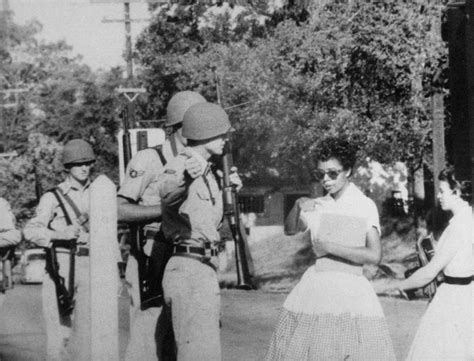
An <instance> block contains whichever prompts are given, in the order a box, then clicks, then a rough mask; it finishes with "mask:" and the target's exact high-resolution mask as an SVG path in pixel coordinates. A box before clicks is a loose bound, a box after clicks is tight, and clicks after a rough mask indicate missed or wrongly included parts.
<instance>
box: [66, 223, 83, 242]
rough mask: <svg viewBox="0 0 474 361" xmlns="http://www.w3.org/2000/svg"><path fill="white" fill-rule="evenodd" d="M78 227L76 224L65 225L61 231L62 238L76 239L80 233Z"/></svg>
mask: <svg viewBox="0 0 474 361" xmlns="http://www.w3.org/2000/svg"><path fill="white" fill-rule="evenodd" d="M80 230H81V229H80V227H79V225H78V224H74V225H71V226H67V227H66V228H65V229H64V230H63V231H62V233H63V239H77V238H78V237H79V233H80Z"/></svg>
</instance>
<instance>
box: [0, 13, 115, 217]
mask: <svg viewBox="0 0 474 361" xmlns="http://www.w3.org/2000/svg"><path fill="white" fill-rule="evenodd" d="M7 20H8V21H5V22H3V23H2V26H0V38H1V39H3V40H4V41H2V42H1V43H0V56H1V57H2V60H3V61H1V62H0V71H1V73H0V74H1V75H0V90H1V91H9V90H11V89H22V90H24V92H22V93H21V94H20V95H19V96H18V97H17V100H16V106H15V107H10V108H7V109H4V111H3V113H2V116H3V119H4V121H5V122H6V124H7V127H6V131H7V139H8V144H7V149H6V150H7V151H16V152H17V154H18V156H17V157H14V158H7V159H3V160H2V161H1V162H0V172H1V175H2V176H1V180H0V189H1V191H2V195H4V196H5V197H6V198H7V199H8V200H9V201H10V203H11V204H12V206H13V208H14V209H15V212H16V213H17V215H18V216H19V218H20V221H23V220H24V219H25V218H27V217H29V216H31V214H32V210H33V207H34V205H35V204H36V195H35V181H36V178H35V169H36V170H37V172H36V174H38V175H39V176H40V177H39V180H40V182H41V184H42V185H43V189H44V190H47V189H49V188H51V187H52V186H53V185H55V184H57V183H58V182H59V181H61V180H62V179H63V178H64V174H63V173H62V169H63V167H62V165H61V164H60V162H59V161H58V157H59V154H60V151H61V149H62V145H63V144H64V143H65V142H67V141H68V140H70V139H72V138H82V139H85V140H87V141H89V142H90V143H91V144H92V145H93V147H94V151H95V152H96V154H97V156H98V161H97V165H96V169H98V171H100V173H105V174H107V175H108V176H109V177H110V178H112V179H113V180H117V179H118V172H117V168H118V160H117V142H116V138H115V134H116V132H117V129H118V126H119V123H118V121H117V108H118V99H117V96H116V94H115V92H114V89H115V87H117V86H118V85H120V84H121V83H122V74H121V70H120V69H112V70H110V71H108V72H96V73H94V72H92V70H91V69H90V68H89V67H88V66H86V65H84V64H82V62H81V58H80V57H79V56H75V55H72V52H71V50H72V49H71V47H70V46H69V45H68V44H66V43H65V42H64V41H59V42H54V43H48V42H44V41H39V40H37V38H36V35H37V34H38V33H39V32H40V31H41V25H40V24H39V23H37V22H31V23H29V24H26V25H24V26H19V25H16V24H15V23H14V21H13V20H12V19H11V18H8V19H7ZM8 101H10V102H12V101H15V99H14V97H10V98H9V99H8ZM3 129H5V128H2V130H3Z"/></svg>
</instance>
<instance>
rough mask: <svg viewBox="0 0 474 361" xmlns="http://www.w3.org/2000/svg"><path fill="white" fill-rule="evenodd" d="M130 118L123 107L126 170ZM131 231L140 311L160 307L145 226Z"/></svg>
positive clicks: (134, 226)
mask: <svg viewBox="0 0 474 361" xmlns="http://www.w3.org/2000/svg"><path fill="white" fill-rule="evenodd" d="M129 116H130V113H129V107H123V109H122V113H121V118H122V125H123V135H122V144H123V160H124V166H125V168H126V167H127V164H128V163H129V162H130V159H131V158H132V147H131V139H130V121H129ZM129 229H130V232H129V233H128V237H129V238H128V242H127V243H128V244H129V245H130V254H131V255H132V256H133V257H135V259H136V260H137V263H138V289H139V292H140V309H141V310H146V309H148V308H150V307H160V306H161V301H162V297H161V292H159V290H158V289H157V287H156V282H153V279H154V275H153V260H152V259H151V257H149V256H148V255H147V254H146V253H145V252H144V250H143V247H144V245H145V242H146V239H145V234H144V230H143V226H142V225H141V224H138V223H130V224H129ZM119 270H120V266H119Z"/></svg>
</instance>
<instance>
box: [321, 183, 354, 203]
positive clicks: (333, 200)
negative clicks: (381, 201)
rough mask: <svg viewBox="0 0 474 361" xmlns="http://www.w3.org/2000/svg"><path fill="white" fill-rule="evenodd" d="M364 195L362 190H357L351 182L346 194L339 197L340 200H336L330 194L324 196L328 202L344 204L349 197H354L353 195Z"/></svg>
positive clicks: (345, 191)
mask: <svg viewBox="0 0 474 361" xmlns="http://www.w3.org/2000/svg"><path fill="white" fill-rule="evenodd" d="M359 192H360V193H362V192H361V190H360V189H359V188H357V187H356V186H355V185H354V184H353V183H352V182H350V181H349V184H348V185H347V188H346V189H345V190H344V192H343V193H342V194H341V196H340V197H339V199H334V198H333V197H332V196H331V195H330V194H329V193H328V194H326V195H325V196H324V198H325V199H326V200H328V201H332V202H335V203H336V202H337V203H339V202H342V201H344V199H346V198H348V197H352V196H353V195H355V194H357V193H359Z"/></svg>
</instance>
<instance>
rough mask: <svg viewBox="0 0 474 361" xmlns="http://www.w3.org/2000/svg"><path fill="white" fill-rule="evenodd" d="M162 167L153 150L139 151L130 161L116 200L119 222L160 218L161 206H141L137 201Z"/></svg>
mask: <svg viewBox="0 0 474 361" xmlns="http://www.w3.org/2000/svg"><path fill="white" fill-rule="evenodd" d="M161 172H163V165H162V164H161V161H159V160H158V156H157V154H156V152H155V151H154V150H151V149H150V150H145V151H140V152H138V153H137V154H135V155H134V157H133V158H132V159H131V160H130V163H129V164H128V166H127V170H126V172H125V178H124V180H123V182H122V184H121V186H120V190H119V192H118V199H117V207H118V209H117V211H118V214H117V216H118V221H119V222H147V221H151V220H156V219H157V218H159V217H160V216H161V205H160V203H157V204H156V205H142V204H138V201H139V200H140V198H141V197H142V196H143V193H144V192H145V190H146V188H147V187H148V186H149V185H150V183H151V182H152V181H153V177H154V175H155V174H156V173H161Z"/></svg>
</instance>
